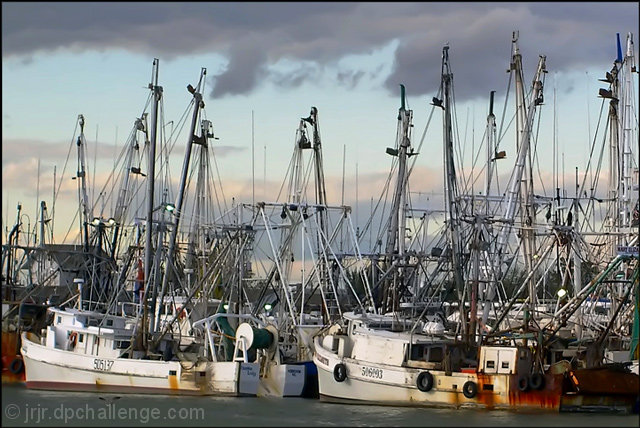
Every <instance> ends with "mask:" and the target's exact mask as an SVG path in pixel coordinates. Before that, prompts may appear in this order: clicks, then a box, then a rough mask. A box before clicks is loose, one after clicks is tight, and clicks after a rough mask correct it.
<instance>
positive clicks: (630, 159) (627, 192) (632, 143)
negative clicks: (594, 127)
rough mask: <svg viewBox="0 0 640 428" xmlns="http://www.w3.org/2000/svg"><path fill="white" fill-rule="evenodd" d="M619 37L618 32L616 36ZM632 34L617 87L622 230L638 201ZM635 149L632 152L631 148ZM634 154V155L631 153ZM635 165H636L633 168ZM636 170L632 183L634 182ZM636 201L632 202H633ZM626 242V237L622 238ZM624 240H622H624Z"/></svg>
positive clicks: (628, 222) (627, 223) (624, 229)
mask: <svg viewBox="0 0 640 428" xmlns="http://www.w3.org/2000/svg"><path fill="white" fill-rule="evenodd" d="M618 37H619V36H618ZM634 52H635V50H634V47H633V35H632V34H631V33H628V34H627V44H626V51H625V55H624V60H623V62H622V67H621V75H620V78H621V80H622V82H621V85H622V88H621V91H620V105H621V107H622V110H621V112H620V113H621V118H620V120H619V122H618V125H619V126H620V128H619V131H618V132H619V135H620V153H621V155H622V156H621V158H620V173H621V176H620V205H621V206H620V207H619V211H618V212H619V218H620V225H621V226H622V228H623V231H624V232H627V233H628V232H630V227H631V226H632V224H631V223H632V215H633V214H632V211H633V209H634V208H637V207H634V205H635V204H637V202H638V191H637V189H635V190H634V189H633V186H634V184H635V185H638V179H637V177H638V175H637V174H638V164H637V155H638V153H637V147H638V135H637V132H636V128H635V127H634V125H635V124H636V123H637V122H636V117H635V110H634V105H633V102H634V101H635V99H636V98H635V95H634V85H633V75H634V73H635V72H636V64H635V57H634ZM634 147H635V148H636V153H635V154H634V153H633V148H634ZM634 155H635V156H634ZM634 166H635V168H634ZM634 173H635V177H636V179H635V183H634ZM634 202H635V204H634ZM624 240H625V242H626V241H628V237H625V238H624ZM625 242H622V243H623V244H624V243H625Z"/></svg>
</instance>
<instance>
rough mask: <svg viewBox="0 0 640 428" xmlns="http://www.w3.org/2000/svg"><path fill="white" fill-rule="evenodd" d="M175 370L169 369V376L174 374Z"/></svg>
mask: <svg viewBox="0 0 640 428" xmlns="http://www.w3.org/2000/svg"><path fill="white" fill-rule="evenodd" d="M176 375H177V372H176V371H175V370H169V376H176Z"/></svg>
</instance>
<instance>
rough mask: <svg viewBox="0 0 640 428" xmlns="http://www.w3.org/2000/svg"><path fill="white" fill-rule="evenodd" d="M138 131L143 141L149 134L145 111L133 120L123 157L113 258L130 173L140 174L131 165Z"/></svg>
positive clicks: (127, 203)
mask: <svg viewBox="0 0 640 428" xmlns="http://www.w3.org/2000/svg"><path fill="white" fill-rule="evenodd" d="M138 131H141V132H143V133H144V134H145V142H146V141H147V140H148V138H149V136H148V134H147V113H144V114H143V115H142V117H140V118H137V119H136V120H135V123H134V126H133V132H132V138H131V143H130V145H129V147H128V149H127V155H126V159H125V165H124V170H123V171H124V174H123V180H122V185H121V187H120V190H119V191H118V199H117V201H116V209H115V213H114V216H113V221H114V228H113V236H112V241H111V258H112V259H115V257H116V254H117V248H118V240H119V239H120V231H121V225H122V223H123V221H124V215H125V212H126V210H127V208H128V207H129V203H130V196H129V195H130V193H131V189H129V181H130V177H131V174H141V175H142V173H141V172H140V168H136V167H133V166H132V165H133V154H134V153H135V152H136V151H138V150H139V149H140V145H139V144H138Z"/></svg>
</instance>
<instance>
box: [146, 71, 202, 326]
mask: <svg viewBox="0 0 640 428" xmlns="http://www.w3.org/2000/svg"><path fill="white" fill-rule="evenodd" d="M206 74H207V69H206V68H202V69H201V71H200V79H199V81H198V85H197V87H196V88H193V86H191V85H188V86H187V90H188V91H189V92H190V93H191V94H192V95H193V114H192V116H191V125H190V128H189V134H188V137H187V138H188V140H187V148H186V151H185V155H184V162H183V164H182V174H181V175H180V188H179V190H178V197H177V200H176V205H175V210H174V212H173V213H174V216H175V223H174V225H173V229H172V230H171V235H170V238H169V249H168V251H167V264H166V271H165V273H164V276H163V278H162V288H161V291H160V299H159V300H160V303H159V304H160V305H162V304H163V301H164V296H165V293H166V289H167V283H168V281H169V278H175V277H176V274H177V272H176V268H175V263H174V258H175V247H176V239H177V236H178V229H179V227H180V218H181V216H182V208H183V202H184V192H185V188H186V184H187V177H188V174H189V163H190V162H191V150H192V147H193V144H194V143H198V144H203V143H204V142H206V138H207V137H206V135H205V134H203V135H201V136H200V137H198V136H196V135H195V130H196V125H197V123H198V115H199V113H200V109H202V108H204V101H203V100H202V94H201V93H200V92H199V91H200V86H201V84H202V79H203V77H204V76H205V75H206ZM203 132H204V131H203ZM158 321H159V320H156V322H158ZM156 327H157V326H156ZM154 330H155V327H154Z"/></svg>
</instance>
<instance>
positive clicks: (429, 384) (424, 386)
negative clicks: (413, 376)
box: [416, 372, 433, 392]
mask: <svg viewBox="0 0 640 428" xmlns="http://www.w3.org/2000/svg"><path fill="white" fill-rule="evenodd" d="M416 386H417V387H418V389H419V390H420V391H422V392H427V391H431V388H433V375H432V374H431V373H429V372H420V374H419V375H418V380H417V381H416Z"/></svg>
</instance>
